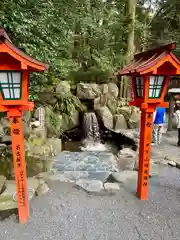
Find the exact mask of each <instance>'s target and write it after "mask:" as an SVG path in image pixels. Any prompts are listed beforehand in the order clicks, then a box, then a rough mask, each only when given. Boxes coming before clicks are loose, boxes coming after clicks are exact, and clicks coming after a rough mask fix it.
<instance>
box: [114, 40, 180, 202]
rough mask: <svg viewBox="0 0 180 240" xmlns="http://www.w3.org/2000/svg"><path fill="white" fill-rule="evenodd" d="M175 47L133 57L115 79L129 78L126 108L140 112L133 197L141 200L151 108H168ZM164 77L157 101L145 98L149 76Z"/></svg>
mask: <svg viewBox="0 0 180 240" xmlns="http://www.w3.org/2000/svg"><path fill="white" fill-rule="evenodd" d="M175 48H176V43H171V44H168V45H165V46H162V47H159V48H156V49H153V50H149V51H146V52H142V53H139V54H136V55H135V56H134V61H133V62H131V63H130V64H129V65H127V66H125V67H124V68H123V69H122V70H120V71H119V73H118V75H120V76H122V75H127V76H130V77H131V81H132V88H133V92H134V101H133V102H130V103H129V104H130V105H134V106H137V107H139V108H140V109H141V131H140V148H139V167H138V186H137V195H138V197H139V198H140V199H141V200H147V198H148V187H149V173H150V153H151V143H152V124H153V113H154V111H155V108H156V107H157V106H158V107H165V108H167V107H168V103H166V102H164V96H165V93H166V91H167V87H168V82H169V80H170V77H171V76H172V75H180V61H179V59H178V58H177V57H176V55H175V54H174V53H172V51H173V50H174V49H175ZM152 75H157V76H165V81H164V84H163V86H162V89H161V94H160V97H159V98H155V99H151V98H149V82H150V80H149V79H150V76H152ZM137 76H143V80H144V82H143V83H144V88H143V97H138V96H137V91H136V90H137V89H136V84H135V78H136V77H137Z"/></svg>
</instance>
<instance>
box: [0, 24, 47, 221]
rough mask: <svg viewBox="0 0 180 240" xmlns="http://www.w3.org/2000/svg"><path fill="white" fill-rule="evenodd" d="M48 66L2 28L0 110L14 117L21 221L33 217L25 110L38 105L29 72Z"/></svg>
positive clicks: (0, 40) (16, 171)
mask: <svg viewBox="0 0 180 240" xmlns="http://www.w3.org/2000/svg"><path fill="white" fill-rule="evenodd" d="M47 69H48V65H46V64H44V63H42V62H39V61H37V60H35V59H33V58H31V57H29V56H27V55H25V54H24V53H23V52H22V51H20V50H19V49H18V48H16V47H15V46H14V45H13V44H12V42H11V40H10V39H9V37H8V36H7V34H6V32H5V31H4V29H3V28H0V111H1V112H7V115H8V117H9V119H10V127H11V136H12V152H13V161H14V170H15V179H16V189H17V190H16V191H17V201H18V212H19V220H20V223H25V222H27V220H28V217H29V207H28V192H27V178H26V162H25V156H24V135H23V129H22V111H32V110H33V107H34V103H33V102H29V101H28V85H29V73H30V72H41V71H44V70H47Z"/></svg>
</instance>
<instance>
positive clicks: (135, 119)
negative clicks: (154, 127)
mask: <svg viewBox="0 0 180 240" xmlns="http://www.w3.org/2000/svg"><path fill="white" fill-rule="evenodd" d="M128 126H129V128H131V129H133V128H139V126H140V113H139V109H138V108H135V109H134V110H133V112H132V113H131V116H130V117H129V121H128Z"/></svg>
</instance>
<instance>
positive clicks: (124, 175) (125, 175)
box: [111, 170, 138, 183]
mask: <svg viewBox="0 0 180 240" xmlns="http://www.w3.org/2000/svg"><path fill="white" fill-rule="evenodd" d="M137 176H138V174H137V172H136V171H128V170H127V171H123V172H115V173H112V174H111V177H112V178H113V180H114V181H116V182H119V183H124V182H126V181H127V180H129V179H137Z"/></svg>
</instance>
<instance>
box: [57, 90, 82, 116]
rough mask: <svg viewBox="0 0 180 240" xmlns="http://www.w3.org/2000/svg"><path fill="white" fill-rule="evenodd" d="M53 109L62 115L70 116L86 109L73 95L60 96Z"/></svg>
mask: <svg viewBox="0 0 180 240" xmlns="http://www.w3.org/2000/svg"><path fill="white" fill-rule="evenodd" d="M53 109H54V111H56V112H57V111H58V112H59V113H61V114H63V113H65V114H67V115H68V116H71V114H72V112H74V111H78V112H81V111H84V107H83V105H82V103H81V102H80V100H79V99H78V98H76V97H75V96H74V95H72V94H66V95H64V94H61V95H58V96H57V102H56V103H55V105H54V106H53Z"/></svg>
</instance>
